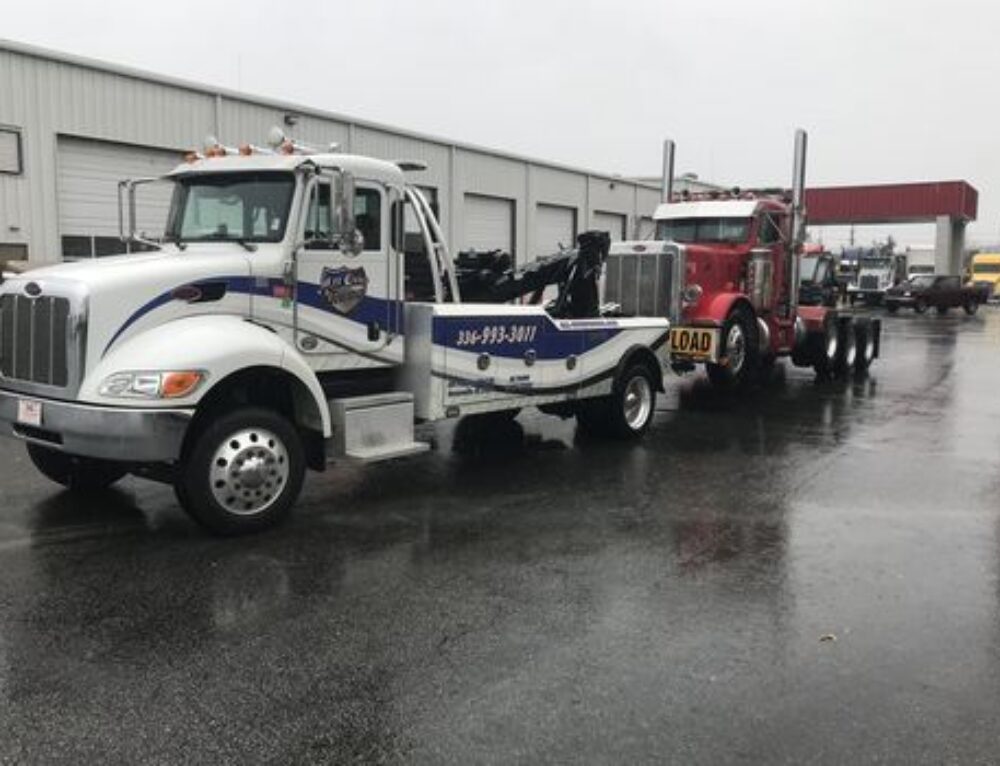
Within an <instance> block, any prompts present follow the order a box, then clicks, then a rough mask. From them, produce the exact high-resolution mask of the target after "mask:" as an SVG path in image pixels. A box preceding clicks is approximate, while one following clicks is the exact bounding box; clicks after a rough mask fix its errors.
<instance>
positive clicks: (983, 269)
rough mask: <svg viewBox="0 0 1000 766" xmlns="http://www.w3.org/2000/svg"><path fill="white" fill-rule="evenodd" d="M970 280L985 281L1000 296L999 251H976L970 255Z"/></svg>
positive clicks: (994, 295)
mask: <svg viewBox="0 0 1000 766" xmlns="http://www.w3.org/2000/svg"><path fill="white" fill-rule="evenodd" d="M972 281H973V282H985V283H987V284H989V285H990V286H991V287H992V288H993V297H994V298H996V297H1000V253H976V255H974V256H972Z"/></svg>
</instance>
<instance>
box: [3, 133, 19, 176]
mask: <svg viewBox="0 0 1000 766" xmlns="http://www.w3.org/2000/svg"><path fill="white" fill-rule="evenodd" d="M23 172H24V162H23V158H22V156H21V131H19V130H16V129H14V128H0V173H6V174H8V175H15V176H19V175H21V173H23Z"/></svg>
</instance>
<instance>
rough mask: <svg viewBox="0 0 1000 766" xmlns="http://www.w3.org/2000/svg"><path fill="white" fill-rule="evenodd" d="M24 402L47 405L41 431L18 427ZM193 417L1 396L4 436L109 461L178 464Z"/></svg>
mask: <svg viewBox="0 0 1000 766" xmlns="http://www.w3.org/2000/svg"><path fill="white" fill-rule="evenodd" d="M20 399H30V400H31V401H35V402H39V403H40V404H41V406H42V423H41V426H40V427H39V426H32V425H25V424H21V423H19V422H18V400H20ZM193 415H194V411H193V410H184V409H173V410H160V409H156V410H151V409H138V408H126V407H98V406H95V405H91V404H78V403H74V402H61V401H58V400H55V399H44V398H40V397H35V396H30V395H23V394H17V393H13V392H10V391H2V390H0V435H3V436H12V437H14V438H18V439H22V440H24V441H30V442H35V443H37V444H42V445H45V446H47V447H52V448H53V449H58V450H61V451H63V452H67V453H69V454H71V455H81V456H84V457H96V458H103V459H105V460H120V461H123V462H129V463H162V462H171V461H174V460H177V459H178V458H179V457H180V454H181V445H182V444H183V442H184V435H185V434H186V433H187V428H188V425H189V424H190V422H191V417H192V416H193Z"/></svg>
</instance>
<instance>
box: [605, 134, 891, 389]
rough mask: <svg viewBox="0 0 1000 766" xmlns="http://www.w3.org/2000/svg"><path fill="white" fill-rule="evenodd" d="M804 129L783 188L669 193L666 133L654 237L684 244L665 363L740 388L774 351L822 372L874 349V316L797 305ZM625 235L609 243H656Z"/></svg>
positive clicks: (644, 246) (857, 364)
mask: <svg viewBox="0 0 1000 766" xmlns="http://www.w3.org/2000/svg"><path fill="white" fill-rule="evenodd" d="M805 149H806V135H805V132H804V131H798V133H797V134H796V149H795V166H794V172H793V182H792V189H791V193H787V192H783V191H778V192H775V193H760V194H757V193H747V192H742V191H740V190H739V189H733V190H732V191H731V192H719V193H717V192H712V193H710V194H707V195H698V196H693V195H690V194H681V195H674V194H673V191H672V179H673V172H672V168H673V151H674V147H673V143H672V142H669V141H668V142H666V144H665V157H664V179H663V190H664V201H663V202H662V203H661V204H660V205H659V206H658V208H657V209H656V212H655V216H654V217H655V220H656V239H657V241H658V242H659V243H674V244H676V245H677V246H678V247H680V248H682V250H683V256H682V257H683V260H684V263H685V266H684V276H683V280H684V283H683V286H682V287H681V288H680V290H679V291H678V297H677V299H676V300H677V303H676V305H674V306H671V309H670V311H669V312H668V314H667V315H668V316H670V317H671V319H672V320H673V321H674V326H673V328H672V329H671V354H672V362H673V368H674V369H675V370H676V371H678V372H686V371H689V370H692V369H694V368H695V367H696V366H697V365H704V366H705V369H706V371H707V373H708V376H709V379H710V380H711V381H712V383H713V384H715V385H717V386H720V387H725V388H742V387H745V386H747V385H749V384H750V383H751V382H753V381H754V380H756V379H757V378H758V374H759V373H760V372H761V371H766V370H767V369H768V368H769V367H770V366H771V365H772V364H773V363H774V361H775V360H777V359H778V358H780V357H790V358H791V360H792V362H793V364H795V365H796V366H802V367H813V368H814V369H815V371H816V372H817V374H819V375H820V376H822V377H828V376H831V375H834V374H842V373H845V372H847V371H854V370H856V371H859V372H860V371H864V370H867V368H868V365H869V364H871V362H872V360H873V359H875V358H876V357H877V355H878V345H879V343H878V341H879V332H880V324H879V323H878V322H877V320H876V321H869V320H867V319H860V318H859V319H855V318H854V317H851V316H848V315H846V314H842V313H839V312H838V311H837V310H836V309H835V308H832V307H829V306H823V305H818V306H813V305H810V306H806V305H800V301H799V280H800V267H801V258H802V255H803V244H804V239H805V217H806V211H805V205H804V192H805ZM656 249H657V248H656V247H655V245H653V246H651V245H649V244H648V243H642V242H625V243H620V244H618V245H616V247H615V248H614V250H613V251H612V252H613V253H627V252H629V251H632V252H642V251H645V250H648V251H650V252H653V251H655V250H656Z"/></svg>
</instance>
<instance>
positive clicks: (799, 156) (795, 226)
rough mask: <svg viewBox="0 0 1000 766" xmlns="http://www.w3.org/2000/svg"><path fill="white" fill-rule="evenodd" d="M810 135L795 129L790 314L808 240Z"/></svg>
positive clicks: (796, 299) (789, 270) (789, 250)
mask: <svg viewBox="0 0 1000 766" xmlns="http://www.w3.org/2000/svg"><path fill="white" fill-rule="evenodd" d="M808 142H809V137H808V136H807V135H806V132H805V131H804V130H802V128H799V129H798V130H796V131H795V166H794V169H793V171H792V238H791V242H789V243H788V268H787V269H786V270H785V273H786V274H788V316H792V315H793V314H794V313H795V310H796V307H797V306H798V304H799V254H800V253H801V252H802V246H803V244H804V243H805V240H806V148H807V145H808Z"/></svg>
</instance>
